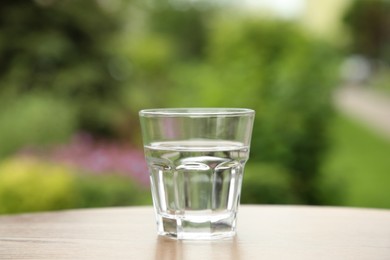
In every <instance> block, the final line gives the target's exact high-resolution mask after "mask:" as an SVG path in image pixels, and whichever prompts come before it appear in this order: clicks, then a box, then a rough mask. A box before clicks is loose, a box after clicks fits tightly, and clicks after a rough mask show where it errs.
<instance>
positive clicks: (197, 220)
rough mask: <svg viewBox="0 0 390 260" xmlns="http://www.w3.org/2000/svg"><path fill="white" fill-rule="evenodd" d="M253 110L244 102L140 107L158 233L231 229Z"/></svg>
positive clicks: (195, 234) (203, 235)
mask: <svg viewBox="0 0 390 260" xmlns="http://www.w3.org/2000/svg"><path fill="white" fill-rule="evenodd" d="M254 114H255V113H254V111H253V110H251V109H244V108H170V109H146V110H141V111H140V112H139V115H140V121H141V129H142V137H143V143H144V152H145V158H146V161H147V164H148V168H149V173H150V182H151V192H152V197H153V205H154V209H155V213H156V221H157V230H158V234H159V235H163V236H168V237H173V238H177V239H200V240H201V239H219V238H226V237H232V236H234V235H235V233H236V216H237V210H238V206H239V202H240V193H241V183H242V178H243V173H244V166H245V163H246V161H247V160H248V157H249V145H250V140H251V134H252V126H253V118H254Z"/></svg>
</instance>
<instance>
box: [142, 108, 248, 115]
mask: <svg viewBox="0 0 390 260" xmlns="http://www.w3.org/2000/svg"><path fill="white" fill-rule="evenodd" d="M254 113H255V111H254V110H253V109H249V108H211V107H210V108H196V107H193V108H192V107H191V108H152V109H142V110H141V111H139V115H140V116H143V117H193V116H197V117H208V116H245V115H253V114H254Z"/></svg>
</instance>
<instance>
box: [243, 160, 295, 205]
mask: <svg viewBox="0 0 390 260" xmlns="http://www.w3.org/2000/svg"><path fill="white" fill-rule="evenodd" d="M290 182H291V176H290V175H289V174H288V172H287V171H286V170H283V169H281V168H280V167H278V166H277V165H271V164H262V163H249V164H247V166H245V173H244V179H243V183H242V191H241V203H243V204H259V203H271V204H289V203H295V202H297V199H296V198H295V197H294V192H293V190H292V188H291V186H290Z"/></svg>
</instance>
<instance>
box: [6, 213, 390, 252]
mask: <svg viewBox="0 0 390 260" xmlns="http://www.w3.org/2000/svg"><path fill="white" fill-rule="evenodd" d="M0 259H54V260H56V259H129V260H130V259H136V260H138V259H161V260H165V259H170V260H175V259H196V260H204V259H224V260H230V259H232V260H233V259H234V260H244V259H250V260H254V259H370V260H371V259H387V260H388V259H390V211H389V210H373V209H354V208H337V207H306V206H241V207H240V211H239V214H238V234H237V236H236V237H235V238H233V239H228V240H221V241H201V242H197V241H176V240H172V239H167V238H162V237H158V236H157V235H156V230H155V223H154V213H153V210H152V208H151V207H127V208H105V209H83V210H69V211H60V212H51V213H36V214H21V215H10V216H2V217H0Z"/></svg>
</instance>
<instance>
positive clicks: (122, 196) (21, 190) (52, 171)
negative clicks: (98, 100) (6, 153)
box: [0, 157, 151, 214]
mask: <svg viewBox="0 0 390 260" xmlns="http://www.w3.org/2000/svg"><path fill="white" fill-rule="evenodd" d="M145 204H151V198H150V192H149V189H148V188H146V187H140V186H139V185H137V184H135V183H134V182H133V181H132V180H131V179H129V178H128V177H124V176H118V175H108V176H103V175H101V176H100V175H99V176H92V175H87V174H78V173H77V172H76V171H75V170H72V169H70V168H66V167H63V166H59V165H55V164H51V163H44V162H41V161H37V160H33V159H31V158H24V157H21V158H12V159H8V160H6V161H3V162H2V163H1V164H0V214H9V213H19V212H32V211H49V210H59V209H68V208H85V207H107V206H125V205H145Z"/></svg>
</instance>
